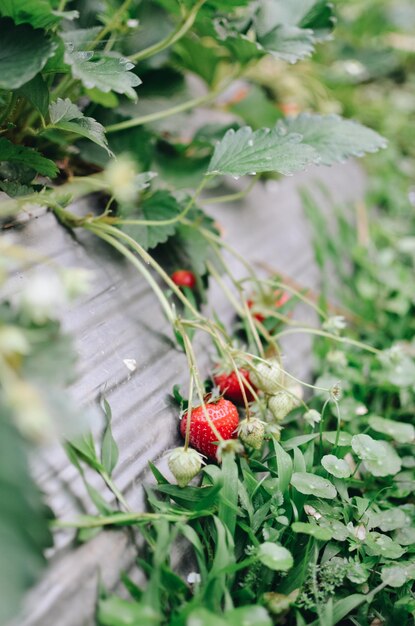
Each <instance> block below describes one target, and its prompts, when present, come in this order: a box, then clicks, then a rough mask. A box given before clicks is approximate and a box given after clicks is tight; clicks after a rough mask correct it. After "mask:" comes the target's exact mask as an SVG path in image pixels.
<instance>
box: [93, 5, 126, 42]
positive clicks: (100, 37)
mask: <svg viewBox="0 0 415 626" xmlns="http://www.w3.org/2000/svg"><path fill="white" fill-rule="evenodd" d="M131 1H132V0H124V2H123V3H122V5H121V6H120V8H119V9H118V11H116V12H115V13H114V15H113V16H112V19H111V20H110V21H109V22H108V24H107V25H106V26H104V28H103V29H102V30H101V31H100V32H99V33H98V35H97V36H96V37H95V39H94V41H93V43H92V47H93V48H95V46H96V45H97V43H99V42H100V41H102V40H103V39H104V37H106V36H107V35H108V33H109V32H111V31H114V30H116V28H118V25H119V22H120V18H121V17H122V15H123V13H125V12H126V11H127V10H128V9H129V7H130V4H131Z"/></svg>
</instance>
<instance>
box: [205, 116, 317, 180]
mask: <svg viewBox="0 0 415 626" xmlns="http://www.w3.org/2000/svg"><path fill="white" fill-rule="evenodd" d="M318 160H319V155H318V153H317V152H316V150H315V149H314V148H313V147H312V146H309V145H306V144H304V143H302V136H301V135H300V134H298V133H287V132H286V131H285V129H283V128H282V127H280V126H279V127H276V128H273V129H271V130H270V129H269V128H261V129H259V130H257V131H255V132H253V131H252V129H251V128H250V127H249V126H244V127H243V128H241V129H239V130H238V131H236V132H235V131H234V130H233V129H230V130H228V132H227V133H226V134H225V136H224V138H223V139H222V141H220V142H219V143H218V144H217V145H216V147H215V151H214V153H213V157H212V159H211V161H210V164H209V167H208V172H207V173H208V174H210V175H213V174H230V175H232V176H235V177H239V176H243V175H244V174H256V173H257V172H279V173H280V174H285V175H290V174H293V173H294V172H297V171H300V170H303V169H304V168H305V167H307V165H310V164H311V163H316V162H318Z"/></svg>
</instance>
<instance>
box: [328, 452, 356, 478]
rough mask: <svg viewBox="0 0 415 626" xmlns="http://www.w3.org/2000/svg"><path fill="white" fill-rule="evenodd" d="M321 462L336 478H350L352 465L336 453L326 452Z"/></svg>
mask: <svg viewBox="0 0 415 626" xmlns="http://www.w3.org/2000/svg"><path fill="white" fill-rule="evenodd" d="M321 464H322V466H323V467H324V469H325V470H327V471H328V473H329V474H332V475H333V476H335V477H336V478H349V476H350V474H351V473H352V470H351V469H350V465H349V464H348V463H347V462H346V461H344V460H343V459H339V458H338V457H337V456H335V455H334V454H326V455H325V456H323V458H322V459H321Z"/></svg>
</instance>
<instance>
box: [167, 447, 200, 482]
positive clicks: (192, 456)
mask: <svg viewBox="0 0 415 626" xmlns="http://www.w3.org/2000/svg"><path fill="white" fill-rule="evenodd" d="M202 464H203V459H202V455H201V454H200V453H199V452H196V450H193V449H192V448H187V450H185V449H184V447H180V448H175V449H174V450H173V452H172V453H171V454H170V456H169V460H168V466H169V469H170V471H171V473H172V474H173V476H174V477H175V479H176V480H177V484H178V485H179V487H186V485H187V484H188V483H189V482H190V481H191V480H192V478H194V477H195V476H197V474H198V473H199V472H200V470H201V468H202Z"/></svg>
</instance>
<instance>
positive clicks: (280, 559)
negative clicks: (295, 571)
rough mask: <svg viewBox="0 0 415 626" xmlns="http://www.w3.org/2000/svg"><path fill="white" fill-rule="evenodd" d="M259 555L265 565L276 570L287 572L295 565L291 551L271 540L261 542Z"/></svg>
mask: <svg viewBox="0 0 415 626" xmlns="http://www.w3.org/2000/svg"><path fill="white" fill-rule="evenodd" d="M257 556H258V559H259V560H260V561H261V563H262V564H263V565H265V566H266V567H268V568H269V569H272V570H274V571H276V572H286V571H288V570H289V569H291V568H292V566H293V565H294V559H293V557H292V554H291V552H290V551H289V550H287V548H284V547H283V546H279V545H277V544H276V543H271V542H270V541H266V542H265V543H261V545H260V546H259V548H258V552H257Z"/></svg>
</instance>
